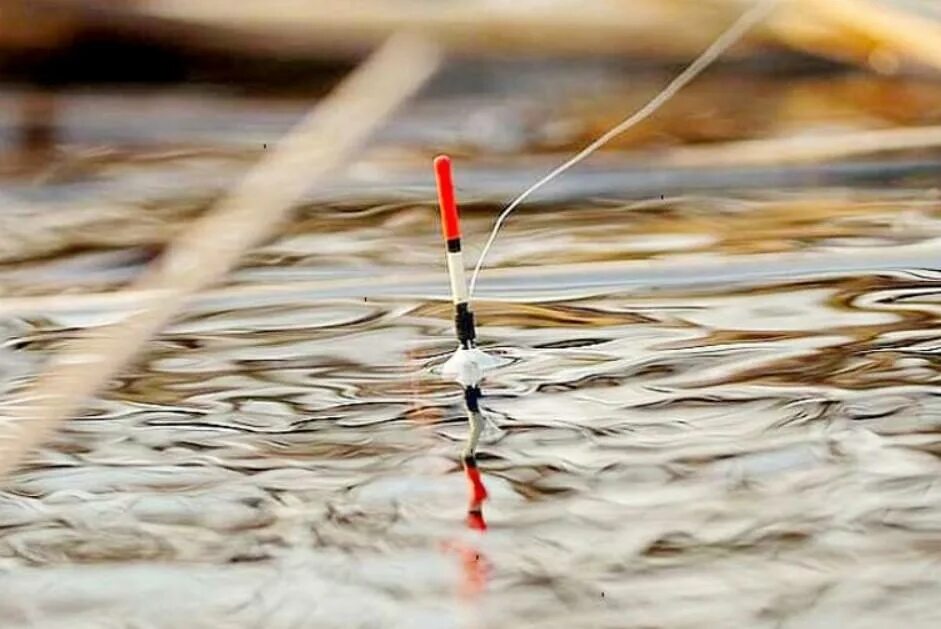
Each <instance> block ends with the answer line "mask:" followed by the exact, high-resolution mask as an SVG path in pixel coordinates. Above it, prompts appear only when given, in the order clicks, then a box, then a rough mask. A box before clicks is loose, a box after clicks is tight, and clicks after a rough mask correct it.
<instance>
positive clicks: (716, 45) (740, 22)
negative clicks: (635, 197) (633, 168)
mask: <svg viewBox="0 0 941 629" xmlns="http://www.w3.org/2000/svg"><path fill="white" fill-rule="evenodd" d="M778 2H779V0H757V2H755V4H753V5H752V6H751V7H750V8H749V9H748V10H747V11H745V12H744V13H743V14H742V15H741V16H740V17H739V18H738V19H737V20H735V22H733V23H732V25H731V26H729V27H728V28H727V29H726V30H725V32H723V33H722V34H721V35H719V37H717V38H716V40H715V41H713V42H712V44H710V46H709V47H708V48H706V50H704V51H703V52H702V54H701V55H699V57H697V58H696V59H695V60H694V61H693V62H692V63H691V64H689V65H688V66H687V67H686V69H685V70H683V71H682V72H681V73H680V74H678V75H677V76H676V78H675V79H673V80H672V81H671V82H670V83H669V84H668V85H667V86H666V87H664V88H663V89H662V90H661V91H660V92H659V93H658V94H657V95H656V96H654V97H653V98H652V99H650V100H649V101H648V102H647V104H646V105H644V106H643V107H641V108H640V109H638V110H637V111H636V112H634V113H633V114H631V115H630V116H628V117H627V118H625V119H624V120H622V121H621V122H620V123H618V124H617V126H615V127H612V128H611V129H610V130H608V131H607V132H605V134H604V135H602V136H601V137H599V138H598V139H597V140H595V141H594V142H592V143H591V144H589V145H588V146H586V147H585V148H583V149H582V150H581V151H579V152H578V153H576V154H575V155H574V156H572V157H571V158H569V160H568V161H566V162H564V163H563V164H560V165H559V166H557V167H556V168H555V169H554V170H552V171H551V172H550V173H549V174H547V175H546V176H545V177H543V178H542V179H540V180H539V181H537V182H536V183H534V184H533V185H531V186H530V187H528V188H526V190H524V191H523V192H522V193H521V194H520V195H519V196H518V197H516V198H515V199H513V201H512V202H511V203H510V204H509V205H508V206H506V208H505V209H504V210H503V211H502V212H500V215H499V216H498V217H497V220H496V222H495V223H494V224H493V229H492V230H491V231H490V237H489V238H488V239H487V244H485V245H484V248H483V251H481V252H480V257H479V258H478V259H477V265H476V266H475V267H474V272H473V273H472V274H471V279H470V288H469V290H468V295H469V296H470V297H473V296H474V289H475V288H477V278H478V276H480V271H481V269H482V268H483V266H484V262H485V261H486V260H487V254H488V253H490V248H491V247H492V246H493V242H494V241H495V240H496V239H497V234H498V233H499V232H500V228H501V227H503V223H504V222H506V219H507V218H508V217H509V216H510V214H512V213H513V211H514V210H515V209H516V208H518V207H519V206H520V205H521V204H522V203H523V201H525V200H526V199H527V198H529V196H530V195H531V194H532V193H534V192H535V191H536V190H539V189H540V188H542V187H543V186H544V185H546V184H547V183H549V182H550V181H552V180H553V179H555V178H557V177H558V176H559V175H561V174H562V173H564V172H565V171H567V170H568V169H570V168H571V167H572V166H575V165H576V164H578V163H579V162H581V161H582V160H584V159H585V158H586V157H588V156H590V155H591V154H592V153H594V152H595V151H597V150H598V149H600V148H601V147H602V146H604V145H605V144H607V143H608V142H610V141H611V140H613V139H614V138H616V137H617V136H619V135H621V134H622V133H624V132H625V131H627V130H628V129H630V128H631V127H633V126H635V125H637V124H639V123H641V122H643V121H644V120H646V119H647V118H649V117H650V116H651V115H653V113H654V112H656V111H657V110H658V109H660V107H662V106H663V104H664V103H666V102H667V101H668V100H670V99H671V98H673V97H674V96H675V95H676V94H677V92H679V91H680V90H681V89H683V88H684V87H686V85H687V84H689V82H690V81H692V80H693V79H695V78H696V77H697V76H699V75H700V74H701V73H702V71H703V70H705V69H706V68H708V67H709V66H710V65H712V63H713V62H714V61H715V60H716V59H718V58H719V57H720V56H721V55H722V54H723V53H724V52H725V51H727V50H728V49H729V48H731V47H732V46H733V45H735V43H736V42H738V41H739V40H740V39H741V38H742V37H743V36H744V35H745V34H746V33H747V32H748V31H750V30H751V29H752V28H754V27H755V25H757V24H758V23H759V22H761V21H762V20H763V19H764V18H765V17H767V16H768V14H770V13H771V9H773V8H774V5H776V4H777V3H778Z"/></svg>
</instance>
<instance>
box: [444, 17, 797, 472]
mask: <svg viewBox="0 0 941 629" xmlns="http://www.w3.org/2000/svg"><path fill="white" fill-rule="evenodd" d="M779 1H780V0H757V1H756V2H755V3H754V4H753V5H751V7H749V9H748V10H747V11H745V12H744V13H742V15H741V16H739V18H738V19H737V20H735V22H733V23H732V25H731V26H729V27H728V28H727V29H726V30H725V31H724V32H723V33H722V34H721V35H719V37H717V38H716V39H715V41H713V42H712V44H710V45H709V47H708V48H706V49H705V50H704V51H703V53H702V54H701V55H699V57H697V58H696V59H695V60H694V61H693V62H692V63H691V64H689V66H687V67H686V69H685V70H683V71H682V72H681V73H680V74H679V75H677V76H676V78H674V79H673V80H672V81H671V82H670V83H669V84H667V86H666V87H664V88H663V90H661V91H660V92H659V93H657V95H656V96H654V97H653V98H652V99H650V101H648V102H647V104H645V105H644V106H643V107H641V108H640V109H639V110H637V111H636V112H634V113H633V114H631V115H630V116H628V117H627V118H625V119H624V120H623V121H621V122H620V123H619V124H618V125H617V126H615V127H613V128H612V129H610V130H609V131H607V132H606V133H605V134H604V135H602V136H601V137H599V138H598V139H597V140H595V141H594V142H592V143H591V144H589V145H588V146H586V147H585V148H583V149H582V150H581V151H579V152H578V153H576V154H575V155H574V156H573V157H571V158H570V159H569V160H568V161H566V162H564V163H563V164H561V165H559V166H557V167H556V168H555V169H554V170H552V171H551V172H550V173H549V174H547V175H546V176H545V177H543V178H542V179H540V180H539V181H537V182H536V183H534V184H533V185H531V186H530V187H529V188H527V189H526V190H524V191H523V193H522V194H520V195H519V196H518V197H516V198H515V199H513V201H512V202H511V203H510V204H509V205H508V206H506V208H505V209H504V210H503V211H502V212H501V213H500V215H499V216H498V217H497V220H496V222H495V223H494V225H493V229H492V230H491V232H490V237H489V238H488V239H487V243H486V244H485V245H484V248H483V250H482V251H481V253H480V258H478V260H477V265H476V266H475V267H474V272H473V274H472V275H471V280H470V286H469V287H468V284H467V281H466V279H465V275H464V258H463V252H462V248H461V228H460V222H459V216H458V211H457V201H456V200H455V195H454V181H453V176H452V172H451V160H450V158H448V157H447V156H444V155H441V156H439V157H437V158H435V179H436V181H437V186H438V203H439V206H440V208H441V227H442V235H443V236H444V241H445V247H446V250H447V262H448V276H449V278H450V283H451V297H452V301H453V302H454V327H455V332H456V335H457V339H458V348H457V350H456V351H455V352H454V354H453V355H452V356H451V357H450V358H449V359H448V361H447V362H446V363H445V364H444V367H443V368H442V370H441V373H442V375H444V376H446V377H449V378H451V379H452V380H454V381H456V382H457V383H459V384H460V385H461V387H462V388H463V390H464V402H465V405H466V407H467V416H468V420H469V421H470V427H471V433H470V438H469V439H468V443H467V447H466V449H465V450H464V463H465V465H466V467H467V469H468V470H473V469H476V465H477V464H476V449H477V442H478V439H479V438H480V433H481V431H482V429H483V424H484V420H485V416H484V415H483V414H482V413H481V410H480V405H479V400H480V397H481V392H480V381H481V380H482V379H483V376H484V373H485V372H486V371H487V370H488V369H490V368H492V367H494V366H495V364H496V361H495V359H494V358H492V357H491V356H489V355H488V354H486V353H484V352H482V351H481V350H479V349H478V348H477V339H476V330H475V325H474V313H473V311H472V310H471V307H470V300H471V297H473V295H474V289H475V288H476V287H477V279H478V277H479V276H480V271H481V269H482V268H483V265H484V262H485V261H486V259H487V254H488V253H489V252H490V249H491V247H492V246H493V243H494V241H495V240H496V238H497V234H498V233H499V232H500V228H501V227H503V224H504V222H506V219H507V217H509V215H510V214H511V213H513V211H514V210H515V209H516V208H518V207H519V206H520V205H521V204H522V203H523V201H525V200H526V199H527V198H528V197H529V196H530V195H531V194H532V193H533V192H535V191H536V190H538V189H539V188H541V187H542V186H544V185H546V184H547V183H549V182H550V181H552V180H553V179H555V178H556V177H558V176H559V175H561V174H562V173H564V172H565V171H567V170H568V169H570V168H571V167H573V166H575V165H576V164H578V163H579V162H581V161H582V160H584V159H585V158H586V157H588V156H590V155H591V154H592V153H594V152H595V151H597V150H598V149H600V148H601V147H602V146H604V145H605V144H607V143H608V142H610V141H611V140H612V139H614V138H615V137H617V136H618V135H620V134H622V133H624V132H625V131H627V130H628V129H630V128H631V127H633V126H635V125H636V124H638V123H640V122H642V121H643V120H646V119H647V118H649V117H650V116H651V115H652V114H653V113H654V112H656V111H657V110H658V109H659V108H660V107H661V106H662V105H663V104H664V103H666V102H667V101H668V100H670V99H671V98H672V97H673V96H675V95H676V93H677V92H679V91H680V90H681V89H683V88H684V87H685V86H686V85H687V84H688V83H689V82H690V81H692V80H693V79H694V78H696V77H697V76H698V75H699V74H700V73H702V71H703V70H705V69H706V68H707V67H709V65H710V64H712V63H713V62H714V61H715V60H716V59H718V58H719V57H720V56H721V55H722V53H724V52H725V51H727V50H728V49H729V48H730V47H732V46H733V45H734V44H735V43H736V42H738V41H739V40H740V39H741V38H742V36H744V35H745V33H747V32H748V31H749V30H750V29H752V28H753V27H754V26H755V25H756V24H758V23H759V22H761V21H762V20H763V19H764V18H765V17H767V16H768V14H769V13H770V12H771V10H772V9H773V8H774V6H775V5H776V4H777V3H778V2H779Z"/></svg>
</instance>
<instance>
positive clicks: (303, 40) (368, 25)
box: [138, 0, 727, 59]
mask: <svg viewBox="0 0 941 629" xmlns="http://www.w3.org/2000/svg"><path fill="white" fill-rule="evenodd" d="M138 10H139V11H140V12H141V14H142V15H146V16H151V17H156V18H159V19H161V20H173V21H176V22H178V23H180V24H183V25H188V26H192V25H201V26H203V27H208V28H214V29H219V32H220V33H225V32H226V31H229V32H231V31H233V30H235V31H239V32H241V33H243V34H246V35H250V37H248V38H247V39H245V38H244V37H243V41H245V42H246V43H247V44H248V45H253V46H258V45H259V44H260V42H263V41H265V40H268V41H271V42H272V43H273V44H274V45H276V46H279V47H280V49H281V50H282V51H284V50H288V51H293V52H299V51H300V52H305V53H316V54H324V55H328V54H338V53H339V54H350V53H356V52H357V51H358V50H361V49H363V48H364V47H368V46H371V45H374V44H375V42H376V41H381V40H382V39H383V38H385V37H387V36H388V35H389V33H392V32H398V31H399V30H402V29H408V30H410V31H415V32H421V33H422V34H423V35H425V36H427V37H433V38H434V39H435V41H436V42H437V43H439V44H441V45H442V46H446V47H448V48H449V49H451V50H455V51H459V52H464V53H472V54H477V55H479V54H493V53H500V54H506V53H537V54H548V53H551V54H585V53H588V54H624V53H629V54H635V55H640V56H672V57H675V58H678V59H682V58H686V57H688V56H690V55H693V54H695V53H697V52H698V51H699V50H701V49H702V48H704V47H705V46H707V45H708V44H709V43H710V42H711V34H712V33H714V32H715V31H716V30H717V29H718V28H719V27H720V25H721V24H722V23H723V21H724V20H725V19H727V15H725V14H724V13H725V12H724V11H723V10H722V9H721V8H720V9H719V10H716V8H715V7H708V6H701V5H700V4H696V3H692V4H691V3H689V2H686V1H684V2H664V1H663V0H630V1H629V2H598V1H587V2H581V3H579V4H578V6H575V5H572V4H567V3H560V4H555V5H554V4H551V3H543V4H540V5H539V6H535V7H534V6H532V5H531V4H530V3H521V4H520V5H518V6H515V5H513V4H512V3H502V4H493V3H490V4H481V3H477V2H418V3H416V2H410V1H404V2H403V1H402V0H358V1H356V2H334V1H332V0H270V1H268V2H241V3H232V2H224V1H220V0H203V1H201V2H192V1H190V0H146V1H145V2H142V3H141V5H140V6H139V9H138ZM687 18H690V19H687ZM667 33H668V34H669V35H668V36H667ZM222 36H224V35H222Z"/></svg>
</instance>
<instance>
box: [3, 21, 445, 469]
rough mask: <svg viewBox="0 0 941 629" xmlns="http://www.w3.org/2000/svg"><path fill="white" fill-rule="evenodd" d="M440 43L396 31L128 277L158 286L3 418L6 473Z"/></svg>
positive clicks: (74, 348)
mask: <svg viewBox="0 0 941 629" xmlns="http://www.w3.org/2000/svg"><path fill="white" fill-rule="evenodd" d="M438 63H439V54H438V51H437V49H436V48H434V47H433V46H430V45H429V44H427V43H426V42H425V41H423V40H419V39H416V38H413V37H410V36H404V35H401V36H395V37H393V38H392V39H390V41H388V42H387V43H386V44H385V45H383V46H382V48H381V49H380V50H378V51H377V52H376V53H375V54H374V55H373V56H372V57H370V58H369V59H368V60H367V61H366V62H365V63H364V64H363V65H362V66H361V67H359V68H358V69H357V70H356V71H354V72H353V73H352V74H351V75H350V76H349V77H348V78H347V79H346V80H345V81H344V82H343V83H342V84H341V85H340V86H339V87H338V88H337V89H336V90H335V91H334V92H333V93H332V94H331V95H330V96H329V97H328V98H326V99H325V100H324V101H323V102H321V103H320V104H319V105H318V106H317V107H315V108H314V109H313V110H312V111H311V113H310V114H309V115H308V116H307V117H306V118H305V119H304V120H302V121H301V122H300V123H299V124H298V126H297V127H295V128H294V129H293V130H292V131H291V132H290V133H289V134H288V135H287V136H285V138H284V139H283V140H282V141H281V142H280V143H279V144H278V145H277V146H276V147H275V148H274V150H273V151H271V152H270V153H269V154H268V155H267V158H266V159H264V161H262V162H261V163H259V164H258V165H257V166H256V167H255V168H254V169H253V170H251V171H250V172H249V173H248V175H247V176H246V177H245V179H244V180H243V181H242V182H241V184H240V185H239V186H238V187H237V188H236V189H235V190H233V191H232V192H231V193H230V194H229V195H228V196H227V197H226V198H225V199H224V200H222V201H221V202H220V203H219V205H218V206H217V207H216V208H215V209H214V210H213V211H211V212H210V213H209V214H207V215H206V216H205V217H203V218H202V219H200V220H198V221H197V222H196V223H194V224H193V225H192V226H191V227H190V228H189V229H188V230H186V232H185V233H184V234H183V235H182V236H181V237H180V238H179V239H178V240H177V241H175V242H173V243H172V244H171V246H170V249H169V250H168V252H167V254H166V255H164V256H163V257H162V258H161V260H160V261H159V262H158V263H157V264H155V265H154V267H153V268H152V269H150V271H149V272H148V273H146V274H144V276H143V277H142V278H141V279H140V280H139V281H137V282H136V283H135V284H134V286H132V287H131V290H132V291H138V292H141V293H142V294H146V295H150V296H153V295H157V296H159V298H158V299H149V300H147V301H146V302H144V303H142V304H140V310H139V311H138V312H137V313H136V314H134V315H132V316H130V317H129V318H128V319H126V320H125V321H122V322H120V323H118V324H115V325H112V326H109V327H106V328H100V329H94V330H91V331H89V332H88V333H87V334H85V335H83V336H82V337H80V338H78V339H76V340H75V341H74V342H73V343H72V344H70V345H69V346H68V347H67V348H66V349H64V350H63V351H62V352H61V354H59V355H58V356H57V357H55V358H54V359H53V360H52V362H51V364H50V365H49V367H48V368H47V369H46V371H45V372H44V373H42V374H41V375H40V377H39V378H38V380H37V381H36V383H35V385H34V386H33V387H32V388H31V389H30V390H28V391H26V392H24V394H23V396H22V398H21V400H22V402H23V403H22V404H21V405H20V406H18V407H16V408H15V409H14V411H13V413H12V414H10V415H9V416H8V417H7V418H6V419H5V420H4V421H3V422H2V424H0V428H2V432H0V478H2V477H4V476H5V475H7V474H8V473H9V472H10V471H11V470H13V469H15V468H16V467H17V466H18V465H20V464H21V463H22V462H23V460H24V458H25V457H26V455H27V454H28V453H29V452H30V451H31V450H33V449H34V448H35V447H37V446H38V445H39V444H41V443H42V442H43V441H45V440H46V439H48V438H49V437H50V435H51V434H52V433H53V431H54V430H55V429H56V427H57V426H59V424H61V423H62V422H63V421H64V420H66V419H67V418H68V417H70V416H71V415H72V414H74V413H75V412H77V411H78V410H79V409H80V408H81V407H82V405H83V404H84V403H85V401H86V400H87V399H88V398H89V397H90V396H91V395H93V394H94V393H95V392H96V391H97V390H98V389H99V388H100V387H101V386H102V385H104V384H105V383H106V382H107V381H108V379H109V378H111V377H112V376H113V375H114V374H115V372H117V371H118V370H119V369H120V368H121V367H122V366H123V365H125V364H126V363H127V362H128V361H129V360H130V359H131V357H133V356H134V355H135V354H136V353H137V352H138V351H139V350H140V349H141V347H142V346H143V345H144V343H145V342H146V341H147V339H149V338H150V337H151V336H152V335H153V334H154V333H156V332H157V331H158V330H159V329H160V328H161V327H162V326H163V325H164V324H165V323H166V322H167V321H168V320H169V319H170V318H171V317H172V316H173V314H174V313H176V312H177V311H178V310H179V309H180V307H181V306H182V305H183V302H184V300H185V299H186V298H187V297H188V296H190V295H192V294H193V293H195V292H196V291H198V290H199V289H201V288H203V287H205V286H207V285H210V284H212V283H213V282H215V281H217V280H218V279H219V278H220V277H222V276H223V275H224V274H225V273H226V271H227V270H228V269H229V268H231V267H232V266H233V265H234V264H235V263H236V261H237V260H238V259H239V257H240V256H241V255H242V254H243V253H244V252H245V251H246V250H248V249H249V248H250V247H252V246H253V245H255V244H257V243H258V242H259V241H261V240H262V239H264V238H266V237H267V236H269V235H270V234H271V233H272V232H273V231H274V229H275V228H276V227H277V226H278V225H279V224H280V223H281V221H283V220H284V219H285V218H286V216H287V215H288V212H289V210H290V209H291V208H292V206H293V204H294V203H295V201H296V200H297V199H298V198H299V197H300V195H301V194H302V193H303V192H304V191H305V190H307V189H308V188H309V187H310V186H312V185H314V184H317V183H320V182H323V181H324V180H325V179H326V177H327V176H329V175H330V174H331V173H333V172H335V171H336V170H337V169H338V168H339V167H340V166H342V165H343V164H344V163H346V162H347V161H348V160H349V159H350V157H351V156H352V155H353V154H354V152H355V151H356V150H357V149H358V148H359V147H360V146H361V145H362V144H363V142H364V141H365V139H366V138H367V136H368V135H369V134H370V133H371V132H372V131H373V130H374V129H376V128H377V127H378V126H379V125H380V124H381V123H382V122H383V121H384V120H385V119H386V118H387V117H388V116H389V115H390V114H391V113H392V111H393V110H394V109H395V108H396V107H397V106H398V105H400V104H401V103H402V102H403V101H405V100H406V99H407V98H409V97H410V96H411V95H412V94H414V93H415V92H416V91H417V90H418V89H419V88H420V87H421V86H422V85H423V84H424V83H425V81H426V80H427V79H428V78H429V77H430V76H431V75H432V73H433V72H434V71H435V69H436V68H437V66H438Z"/></svg>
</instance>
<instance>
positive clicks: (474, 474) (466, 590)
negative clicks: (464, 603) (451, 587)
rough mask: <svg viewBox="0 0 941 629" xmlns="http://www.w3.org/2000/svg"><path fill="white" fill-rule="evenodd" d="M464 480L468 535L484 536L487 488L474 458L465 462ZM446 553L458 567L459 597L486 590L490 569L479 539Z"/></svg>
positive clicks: (468, 539) (466, 540) (456, 545)
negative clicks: (456, 559)
mask: <svg viewBox="0 0 941 629" xmlns="http://www.w3.org/2000/svg"><path fill="white" fill-rule="evenodd" d="M463 469H464V476H465V477H466V478H467V486H468V505H467V517H466V519H465V523H466V525H467V529H468V531H470V532H472V533H478V534H480V535H483V534H484V533H485V532H486V531H487V521H486V519H485V518H484V502H486V501H487V488H486V487H485V486H484V482H483V478H482V477H481V475H480V469H479V468H478V466H477V460H476V459H475V458H473V457H468V458H465V459H464V467H463ZM444 548H445V551H446V552H449V553H452V554H454V555H455V556H456V557H457V558H458V560H459V561H460V563H461V571H462V578H461V585H460V588H459V591H460V594H461V596H462V597H465V598H468V597H469V598H473V597H476V596H478V595H480V594H481V593H482V592H484V591H485V590H486V587H487V576H488V572H489V571H490V565H489V562H488V561H487V557H486V556H485V555H484V554H483V551H482V550H481V544H480V538H479V537H465V538H463V539H461V540H456V541H452V542H448V543H446V544H445V547H444Z"/></svg>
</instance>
